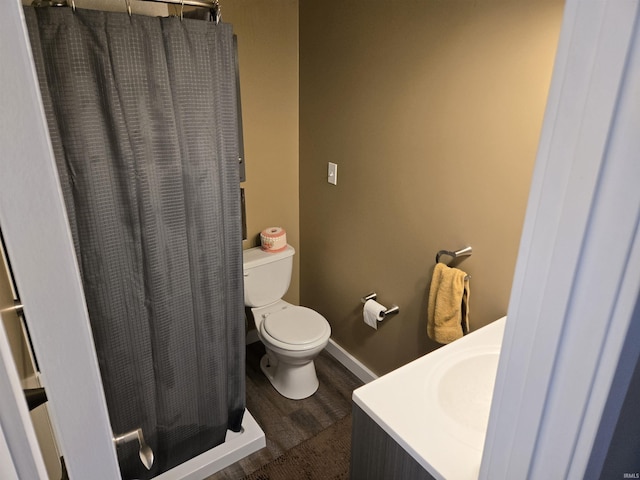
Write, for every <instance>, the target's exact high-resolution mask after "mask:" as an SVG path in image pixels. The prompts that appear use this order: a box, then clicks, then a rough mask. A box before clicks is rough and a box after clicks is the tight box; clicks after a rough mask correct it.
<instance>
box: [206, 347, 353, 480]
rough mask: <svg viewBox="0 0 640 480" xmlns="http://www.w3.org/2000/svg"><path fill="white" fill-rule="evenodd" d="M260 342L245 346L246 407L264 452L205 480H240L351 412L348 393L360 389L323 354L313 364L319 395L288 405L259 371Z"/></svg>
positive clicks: (259, 452)
mask: <svg viewBox="0 0 640 480" xmlns="http://www.w3.org/2000/svg"><path fill="white" fill-rule="evenodd" d="M263 354H264V346H263V345H262V344H261V343H253V344H251V345H249V346H247V408H248V409H249V411H250V412H251V415H253V417H254V418H255V419H256V421H257V422H258V424H259V425H260V427H262V430H263V431H264V433H265V436H266V438H267V446H266V448H263V449H262V450H260V451H258V452H256V453H254V454H252V455H249V456H248V457H246V458H244V459H242V460H240V461H239V462H236V463H234V464H233V465H231V466H229V467H228V468H226V469H224V470H222V471H220V472H218V473H216V474H215V475H212V476H210V477H208V478H207V480H238V479H241V478H242V477H244V476H245V475H248V474H250V473H252V472H254V471H255V470H257V469H258V468H260V467H262V466H263V465H266V464H267V463H269V462H270V461H271V460H274V459H275V458H277V457H279V456H280V455H282V454H283V453H284V452H285V451H287V450H289V449H290V448H293V447H295V446H296V445H298V444H300V443H301V442H303V441H304V440H306V439H308V438H311V437H313V436H314V435H317V434H318V433H320V432H321V431H322V430H324V429H325V428H327V427H329V426H330V425H332V424H333V423H335V422H336V421H338V420H340V419H341V418H343V417H345V416H346V415H348V414H349V413H351V394H352V392H353V390H354V389H355V388H357V387H359V386H361V385H362V381H360V380H359V379H358V378H357V377H356V376H355V375H353V374H352V373H351V372H349V371H348V370H347V369H346V368H345V367H343V366H342V365H341V364H340V363H339V362H338V361H336V360H335V359H334V358H333V357H332V356H331V355H329V354H328V353H326V352H324V351H323V352H322V353H321V354H320V355H319V356H318V358H317V359H316V360H315V364H316V372H317V374H318V379H319V380H320V387H319V388H318V391H317V392H316V393H315V394H314V395H312V396H311V397H309V398H305V399H304V400H289V399H288V398H284V397H283V396H281V395H280V394H279V393H278V392H276V390H275V389H274V388H273V387H272V386H271V384H270V383H269V380H267V378H266V377H265V376H264V374H263V373H262V371H261V370H260V358H261V357H262V355H263Z"/></svg>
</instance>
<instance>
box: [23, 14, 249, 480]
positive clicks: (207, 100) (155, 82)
mask: <svg viewBox="0 0 640 480" xmlns="http://www.w3.org/2000/svg"><path fill="white" fill-rule="evenodd" d="M25 15H26V20H27V25H28V27H29V33H30V36H31V44H32V50H33V54H34V59H35V63H36V67H37V71H38V76H39V81H40V87H41V92H42V97H43V103H44V107H45V111H46V115H47V121H48V124H49V129H50V134H51V139H52V143H53V148H54V153H55V157H56V161H57V166H58V171H59V176H60V182H61V187H62V191H63V195H64V198H65V202H66V206H67V213H68V217H69V223H70V226H71V232H72V235H73V240H74V244H75V248H76V253H77V258H78V263H79V266H80V270H81V275H82V280H83V284H84V291H85V296H86V300H87V306H88V310H89V316H90V319H91V327H92V331H93V337H94V342H95V347H96V352H97V356H98V361H99V365H100V371H101V375H102V382H103V385H104V391H105V396H106V400H107V406H108V410H109V416H110V420H111V426H112V429H113V432H114V434H115V435H118V434H123V433H125V432H128V431H131V430H134V429H137V428H142V430H143V433H144V437H145V440H146V441H147V443H148V444H149V445H150V447H151V448H152V449H153V451H154V453H155V458H156V460H155V464H154V466H153V468H152V470H151V471H149V472H147V471H146V470H145V468H144V467H143V466H142V463H141V462H140V460H139V458H138V453H137V445H135V444H134V443H130V444H127V445H125V446H123V447H119V448H118V457H119V460H120V466H121V471H122V475H123V478H125V479H127V478H151V477H153V476H155V475H157V474H159V473H161V472H163V471H166V470H168V469H170V468H172V467H173V466H175V465H178V464H180V463H182V462H183V461H185V460H187V459H189V458H191V457H193V456H195V455H198V454H200V453H202V452H204V451H206V450H208V449H210V448H212V447H214V446H216V445H218V444H220V443H222V442H223V441H224V437H225V433H226V431H227V428H230V429H232V430H235V431H238V430H239V429H240V426H241V422H242V416H243V413H244V405H245V404H244V402H245V385H244V308H243V304H244V302H243V290H242V239H241V212H240V198H239V180H238V178H239V177H238V140H237V139H238V132H237V118H236V115H237V105H236V85H235V82H236V80H235V72H234V57H233V38H232V35H233V32H232V27H231V25H228V24H222V23H221V24H218V25H216V24H215V23H211V22H206V21H201V20H188V19H184V20H183V21H181V20H180V19H178V18H151V17H142V16H135V15H134V16H132V17H130V16H129V15H127V14H120V13H107V12H98V11H88V10H81V9H78V10H77V11H75V12H74V11H72V10H71V9H70V8H38V9H33V8H30V7H26V8H25ZM25 194H28V192H25ZM43 241H46V239H43ZM71 380H72V379H71ZM83 421H86V419H85V420H83ZM87 428H91V425H90V423H89V424H87ZM87 447H88V448H91V446H87Z"/></svg>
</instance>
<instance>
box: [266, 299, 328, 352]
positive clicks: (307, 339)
mask: <svg viewBox="0 0 640 480" xmlns="http://www.w3.org/2000/svg"><path fill="white" fill-rule="evenodd" d="M260 333H261V334H262V335H263V336H264V337H266V339H268V341H269V342H270V343H272V344H274V345H275V346H279V347H281V348H284V349H287V350H306V349H310V348H313V347H315V346H316V345H317V344H319V343H322V342H324V341H326V340H327V339H328V337H329V336H330V335H331V327H330V326H329V322H327V320H326V319H325V318H324V317H323V316H322V315H320V314H319V313H318V312H316V311H314V310H312V309H310V308H306V307H300V306H294V305H291V306H288V307H286V308H283V309H281V310H278V311H275V312H271V313H266V314H264V315H263V319H262V322H261V325H260Z"/></svg>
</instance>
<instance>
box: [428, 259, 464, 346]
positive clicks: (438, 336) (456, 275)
mask: <svg viewBox="0 0 640 480" xmlns="http://www.w3.org/2000/svg"><path fill="white" fill-rule="evenodd" d="M469 294H470V290H469V278H468V276H467V274H466V273H465V272H463V271H462V270H459V269H457V268H451V267H448V266H447V265H445V264H444V263H438V264H436V268H435V269H434V271H433V278H432V279H431V287H430V289H429V307H428V312H427V335H429V338H431V339H432V340H435V341H436V342H438V343H451V342H453V341H454V340H457V339H458V338H461V337H462V336H463V335H464V334H465V333H468V332H469Z"/></svg>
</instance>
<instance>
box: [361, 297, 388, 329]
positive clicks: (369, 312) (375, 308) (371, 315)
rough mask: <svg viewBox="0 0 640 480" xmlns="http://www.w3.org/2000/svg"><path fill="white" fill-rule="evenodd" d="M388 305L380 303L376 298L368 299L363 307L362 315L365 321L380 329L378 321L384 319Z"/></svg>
mask: <svg viewBox="0 0 640 480" xmlns="http://www.w3.org/2000/svg"><path fill="white" fill-rule="evenodd" d="M386 310H387V307H385V306H384V305H381V304H379V303H378V302H376V301H375V300H367V301H366V302H365V304H364V307H363V308H362V316H363V317H364V323H366V324H367V325H369V326H370V327H371V328H373V329H374V330H377V329H378V322H381V321H382V320H383V319H384V312H385V311H386Z"/></svg>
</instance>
